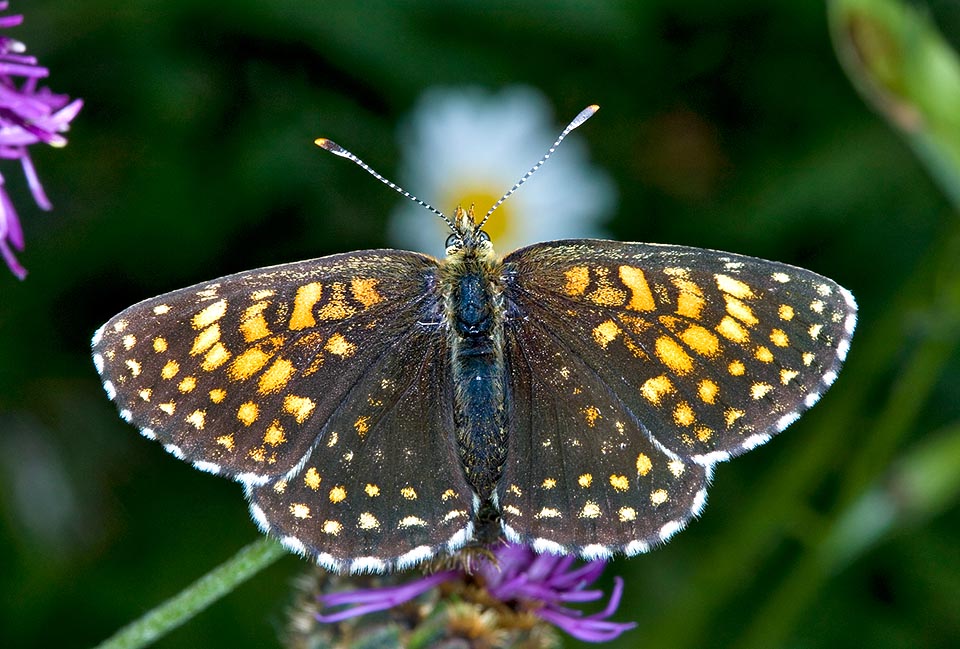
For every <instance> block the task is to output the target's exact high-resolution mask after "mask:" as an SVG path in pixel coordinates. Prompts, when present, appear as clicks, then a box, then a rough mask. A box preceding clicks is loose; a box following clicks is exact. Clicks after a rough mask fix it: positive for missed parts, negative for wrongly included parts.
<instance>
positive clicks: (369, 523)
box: [357, 512, 380, 530]
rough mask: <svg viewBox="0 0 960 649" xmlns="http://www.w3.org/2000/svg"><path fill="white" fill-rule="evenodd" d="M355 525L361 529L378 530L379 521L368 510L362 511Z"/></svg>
mask: <svg viewBox="0 0 960 649" xmlns="http://www.w3.org/2000/svg"><path fill="white" fill-rule="evenodd" d="M357 526H358V527H359V528H360V529H362V530H378V529H380V521H378V520H377V517H376V516H374V515H373V514H371V513H370V512H363V513H362V514H360V518H359V519H358V520H357Z"/></svg>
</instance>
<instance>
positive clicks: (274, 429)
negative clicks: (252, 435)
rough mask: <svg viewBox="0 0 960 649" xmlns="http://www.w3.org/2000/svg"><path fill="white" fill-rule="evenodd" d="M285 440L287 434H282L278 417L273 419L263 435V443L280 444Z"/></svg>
mask: <svg viewBox="0 0 960 649" xmlns="http://www.w3.org/2000/svg"><path fill="white" fill-rule="evenodd" d="M286 441H287V436H286V435H284V434H283V426H281V425H280V421H279V420H278V419H274V420H273V421H272V422H270V426H269V427H268V428H267V432H266V433H264V435H263V443H264V444H269V445H270V446H280V445H281V444H283V443H284V442H286Z"/></svg>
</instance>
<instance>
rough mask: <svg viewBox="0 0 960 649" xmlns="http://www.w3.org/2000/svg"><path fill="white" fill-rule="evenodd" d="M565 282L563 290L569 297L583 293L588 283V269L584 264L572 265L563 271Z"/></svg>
mask: <svg viewBox="0 0 960 649" xmlns="http://www.w3.org/2000/svg"><path fill="white" fill-rule="evenodd" d="M564 276H565V277H566V278H567V283H566V285H565V286H564V287H563V292H564V293H566V294H567V295H569V296H570V297H578V296H580V295H583V293H584V291H586V290H587V286H589V285H590V269H588V268H587V267H586V266H574V267H573V268H571V269H569V270H567V271H566V272H565V273H564Z"/></svg>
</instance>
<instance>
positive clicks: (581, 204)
mask: <svg viewBox="0 0 960 649" xmlns="http://www.w3.org/2000/svg"><path fill="white" fill-rule="evenodd" d="M558 133H559V128H558V126H557V125H556V124H555V123H554V121H553V115H552V114H551V110H550V108H549V106H548V104H547V102H546V100H544V98H543V96H542V95H541V94H540V93H539V92H537V91H536V90H533V89H532V88H528V87H511V88H506V89H504V90H502V91H500V92H499V93H489V92H487V91H484V90H481V89H478V88H467V89H433V90H429V91H427V92H426V93H425V94H424V95H423V97H422V98H421V100H420V101H419V103H418V105H417V107H416V109H415V110H414V112H413V114H412V116H411V118H410V121H409V123H408V124H407V125H406V126H405V127H404V128H403V129H402V130H401V151H402V154H403V156H404V158H403V160H402V162H401V168H400V171H399V176H400V178H401V180H402V183H401V184H403V186H404V187H406V188H407V189H408V190H410V191H412V192H413V193H415V194H417V195H418V196H420V197H421V198H423V199H424V200H426V201H427V202H429V203H432V204H433V205H434V206H435V207H437V209H439V210H440V211H442V212H444V213H445V214H448V215H449V214H452V213H453V209H454V208H455V207H456V206H457V205H462V206H463V207H464V208H468V207H469V206H470V205H471V203H472V204H475V206H476V208H475V210H476V213H477V214H478V217H480V216H482V215H483V214H485V213H486V212H487V210H488V209H490V207H491V206H492V205H493V204H494V203H495V202H496V201H497V199H499V198H500V197H501V196H502V195H503V193H504V192H505V191H506V190H508V189H509V188H510V187H512V186H513V184H514V183H515V182H516V181H517V180H518V179H519V178H520V177H521V176H522V175H523V174H524V173H525V172H526V171H527V170H528V169H530V167H531V166H532V165H533V164H534V163H535V162H536V161H537V160H539V159H540V157H541V156H542V155H543V154H544V153H545V152H546V150H547V148H548V147H549V146H550V144H551V143H552V142H553V140H554V139H555V138H556V136H557V134H558ZM615 198H616V190H615V188H614V185H613V182H612V181H611V180H610V178H609V176H608V175H607V174H606V173H605V172H603V171H602V170H601V169H599V168H597V167H596V166H594V165H592V164H590V162H589V160H588V155H587V149H586V146H585V145H584V144H583V142H582V140H580V139H578V138H576V137H569V138H567V140H566V141H564V143H563V145H562V146H561V147H560V148H559V149H558V150H557V152H556V153H555V154H554V155H553V156H551V158H550V160H549V161H548V162H547V163H546V164H545V165H544V166H543V168H542V169H540V170H539V171H538V172H537V173H536V174H534V176H533V177H532V178H531V179H530V180H529V181H527V182H526V183H525V184H524V186H523V187H522V188H521V189H520V190H518V191H517V192H516V193H515V194H514V195H513V196H511V197H510V198H509V199H508V200H507V201H506V202H505V203H504V204H502V205H501V206H500V207H499V208H497V211H496V212H494V213H493V215H492V216H491V217H490V220H489V221H487V224H486V225H485V226H484V230H486V232H487V233H488V234H489V235H490V238H491V240H492V241H493V244H494V246H495V247H496V249H497V250H498V251H499V252H500V253H505V252H509V251H510V250H513V249H515V248H519V247H521V246H525V245H528V244H531V243H536V242H538V241H548V240H551V239H564V238H571V237H603V236H604V235H605V233H604V231H603V229H602V228H601V223H602V222H603V221H604V220H605V218H606V216H607V214H608V213H609V210H610V208H611V207H612V206H613V203H614V200H615ZM447 234H449V230H448V229H447V226H446V225H445V224H444V223H443V221H441V220H440V219H438V218H436V217H434V216H433V215H431V214H430V213H429V212H426V211H425V210H424V209H423V208H422V207H420V206H418V205H416V204H414V203H411V202H409V201H406V200H404V201H403V202H402V203H401V204H400V205H398V207H397V208H396V210H395V211H394V213H393V214H392V215H391V218H390V236H391V239H392V240H393V242H394V243H395V244H396V245H397V246H398V247H402V248H410V249H413V250H421V251H423V252H427V253H430V254H433V255H438V256H442V254H443V243H444V241H445V240H446V235H447Z"/></svg>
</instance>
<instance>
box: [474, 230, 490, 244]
mask: <svg viewBox="0 0 960 649" xmlns="http://www.w3.org/2000/svg"><path fill="white" fill-rule="evenodd" d="M477 241H479V242H480V243H489V242H490V235H489V234H487V233H486V232H484V231H483V230H480V231H479V232H477Z"/></svg>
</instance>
